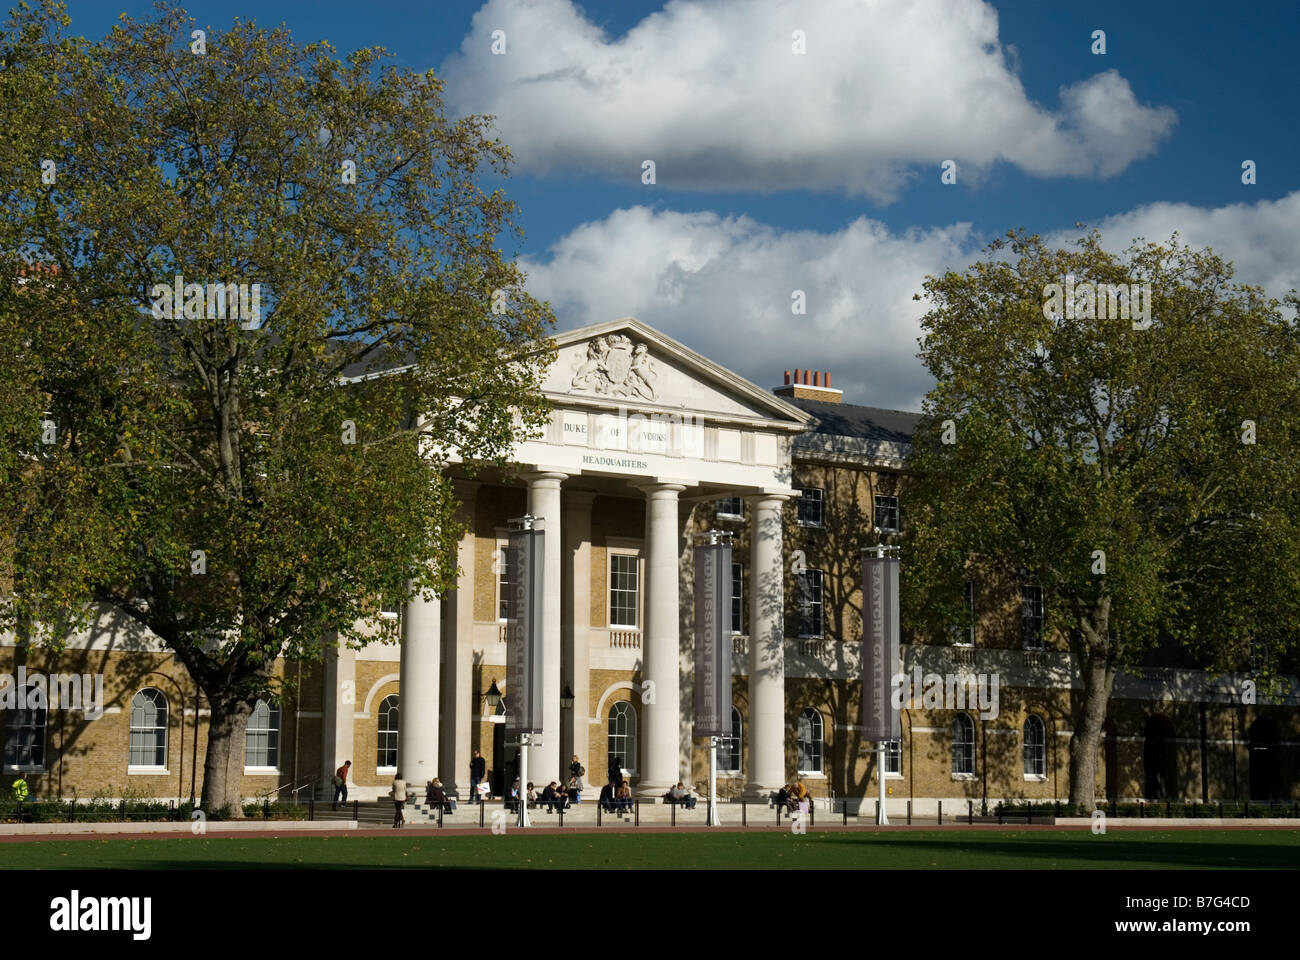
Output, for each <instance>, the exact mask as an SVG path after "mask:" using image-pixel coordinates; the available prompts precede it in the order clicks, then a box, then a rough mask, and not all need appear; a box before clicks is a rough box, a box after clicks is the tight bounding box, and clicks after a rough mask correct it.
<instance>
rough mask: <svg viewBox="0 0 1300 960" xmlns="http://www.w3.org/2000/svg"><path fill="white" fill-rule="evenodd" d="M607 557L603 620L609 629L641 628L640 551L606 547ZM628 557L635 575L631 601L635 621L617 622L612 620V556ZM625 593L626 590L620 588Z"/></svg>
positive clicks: (613, 588)
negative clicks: (633, 595) (633, 592)
mask: <svg viewBox="0 0 1300 960" xmlns="http://www.w3.org/2000/svg"><path fill="white" fill-rule="evenodd" d="M606 549H607V552H608V553H609V559H608V560H607V561H606V564H605V570H606V582H605V622H606V623H608V624H609V629H611V630H640V629H641V624H640V622H639V621H640V620H641V593H642V590H641V580H642V577H641V551H639V550H633V549H629V548H626V547H608V548H606ZM615 557H630V558H631V560H632V571H633V573H634V574H635V576H636V595H635V598H634V599H633V601H632V609H633V611H634V613H635V614H636V619H637V621H638V622H637V623H618V622H616V621H615V620H614V590H615V587H614V558H615ZM621 592H624V593H626V592H627V591H625V590H622V591H621Z"/></svg>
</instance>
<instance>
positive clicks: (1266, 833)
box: [0, 829, 1300, 870]
mask: <svg viewBox="0 0 1300 960" xmlns="http://www.w3.org/2000/svg"><path fill="white" fill-rule="evenodd" d="M259 866H272V867H283V868H287V869H305V870H318V869H335V868H343V869H349V868H370V867H415V868H425V867H453V868H464V869H491V868H503V867H522V868H524V869H548V868H569V869H572V868H596V869H602V870H610V869H681V868H691V867H706V868H715V869H771V868H778V869H782V868H792V867H793V868H800V867H806V868H817V869H832V870H837V869H849V870H853V869H880V868H899V869H909V870H925V869H931V868H936V867H938V868H948V869H962V868H971V869H999V868H1010V869H1031V870H1050V869H1079V868H1085V869H1124V870H1142V869H1150V868H1164V869H1171V868H1172V869H1184V868H1186V869H1215V870H1218V869H1258V868H1268V869H1278V868H1283V869H1296V868H1298V867H1300V831H1290V830H1258V831H1256V830H1196V831H1191V830H1169V831H1150V832H1148V831H1141V832H1138V831H1119V830H1114V831H1111V832H1110V833H1108V834H1106V835H1103V836H1094V835H1093V834H1092V833H1090V832H1089V831H1087V830H1086V829H1085V830H1079V831H1077V832H1076V831H1070V832H1068V833H1067V832H1061V831H1049V830H1041V831H1032V830H1024V831H1019V830H1008V831H1001V830H999V831H993V830H988V831H975V830H972V831H959V830H918V831H893V832H885V833H872V832H833V833H830V832H825V833H818V832H816V831H813V832H811V833H808V834H806V835H803V836H793V835H791V834H785V833H758V832H755V833H749V834H738V833H717V834H705V833H695V832H692V833H689V834H663V833H646V834H639V835H638V834H632V833H607V834H587V833H583V834H579V833H575V834H572V835H569V836H554V835H550V836H537V835H533V836H522V835H520V834H518V833H510V834H507V835H505V836H492V835H478V836H423V837H414V836H360V837H358V836H351V837H348V836H340V837H290V838H256V837H231V838H226V837H166V838H154V837H150V838H142V839H111V840H109V839H105V840H91V839H87V840H42V841H34V842H25V843H6V844H4V845H3V846H0V868H8V869H133V868H134V869H176V868H180V869H191V868H209V869H232V868H234V869H246V868H250V867H259Z"/></svg>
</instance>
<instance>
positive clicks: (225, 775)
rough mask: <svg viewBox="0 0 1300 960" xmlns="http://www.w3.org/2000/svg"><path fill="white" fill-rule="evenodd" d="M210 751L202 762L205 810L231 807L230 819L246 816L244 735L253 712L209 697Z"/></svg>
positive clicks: (246, 706)
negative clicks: (244, 798)
mask: <svg viewBox="0 0 1300 960" xmlns="http://www.w3.org/2000/svg"><path fill="white" fill-rule="evenodd" d="M208 703H209V705H210V708H211V711H212V712H211V715H210V716H209V718H208V750H207V754H206V755H205V756H204V758H203V809H204V810H207V811H209V812H211V811H213V810H219V809H221V808H222V807H224V806H227V805H229V807H230V816H231V817H233V818H236V819H237V818H239V817H242V816H243V815H244V806H243V803H242V802H241V801H242V798H241V796H240V789H239V788H240V785H241V784H242V783H243V774H244V733H245V731H246V730H247V729H248V718H249V717H250V716H252V713H253V708H252V706H251V705H250V704H248V703H245V702H243V701H241V700H232V699H226V698H222V699H213V698H212V697H211V696H209V697H208Z"/></svg>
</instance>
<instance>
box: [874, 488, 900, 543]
mask: <svg viewBox="0 0 1300 960" xmlns="http://www.w3.org/2000/svg"><path fill="white" fill-rule="evenodd" d="M882 500H885V501H889V500H892V501H893V503H892V504H890V503H888V502H886V503H885V504H884V507H885V508H887V509H888V508H891V507H892V509H893V511H894V525H893V526H892V527H887V526H885V525H884V524H883V523H881V522H880V510H881V506H882V505H881V502H880V501H882ZM871 506H872V514H871V522H872V523H873V524H875V525H876V526H877V527H879V528H880V532H881V533H898V532H899V531H900V530H902V529H903V514H902V508H901V506H900V504H899V502H898V497H896V496H891V495H889V494H885V493H877V494H876V495H875V499H874V500H873V501H872V503H871Z"/></svg>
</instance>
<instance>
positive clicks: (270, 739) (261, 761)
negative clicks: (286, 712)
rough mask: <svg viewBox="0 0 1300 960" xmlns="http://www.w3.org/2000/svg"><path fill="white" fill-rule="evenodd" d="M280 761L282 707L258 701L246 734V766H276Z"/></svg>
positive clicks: (249, 719) (249, 720)
mask: <svg viewBox="0 0 1300 960" xmlns="http://www.w3.org/2000/svg"><path fill="white" fill-rule="evenodd" d="M279 763H280V708H279V707H273V706H271V704H269V703H267V702H266V701H265V700H259V701H257V706H256V707H254V708H253V715H252V716H251V717H249V718H248V732H247V733H245V734H244V766H246V767H269V768H272V769H273V768H275V767H276V766H278V765H279Z"/></svg>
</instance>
